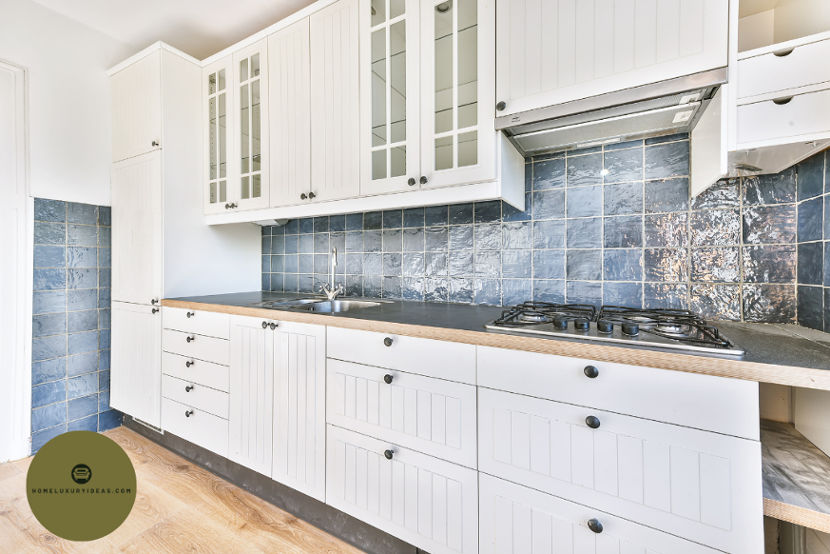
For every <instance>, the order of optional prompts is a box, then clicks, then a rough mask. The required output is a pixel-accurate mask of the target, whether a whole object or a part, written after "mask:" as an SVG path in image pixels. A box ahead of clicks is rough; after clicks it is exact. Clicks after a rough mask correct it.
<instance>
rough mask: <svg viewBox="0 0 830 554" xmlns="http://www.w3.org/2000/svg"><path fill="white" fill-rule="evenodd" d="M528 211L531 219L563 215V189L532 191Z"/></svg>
mask: <svg viewBox="0 0 830 554" xmlns="http://www.w3.org/2000/svg"><path fill="white" fill-rule="evenodd" d="M530 212H531V215H532V217H533V219H553V218H561V217H565V191H564V190H543V191H536V192H534V193H533V195H532V196H531V199H530Z"/></svg>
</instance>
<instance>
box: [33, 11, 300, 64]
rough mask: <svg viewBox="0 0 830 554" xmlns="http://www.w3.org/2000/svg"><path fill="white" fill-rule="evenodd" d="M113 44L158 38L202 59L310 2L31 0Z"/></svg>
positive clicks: (138, 43)
mask: <svg viewBox="0 0 830 554" xmlns="http://www.w3.org/2000/svg"><path fill="white" fill-rule="evenodd" d="M34 1H35V2H37V3H38V4H40V5H42V6H45V7H47V8H49V9H50V10H53V11H55V12H58V13H60V14H61V15H63V16H65V17H68V18H70V19H74V20H75V21H77V22H79V23H82V24H84V25H86V26H87V27H91V28H92V29H95V30H96V31H99V32H101V33H103V34H105V35H108V36H110V37H112V38H114V39H116V40H119V41H121V42H123V43H126V44H128V45H130V46H133V47H135V49H136V50H138V49H141V48H144V47H145V46H148V45H149V44H152V43H153V42H155V41H157V40H162V41H164V42H166V43H168V44H170V45H171V46H174V47H176V48H178V49H180V50H183V51H184V52H187V53H188V54H190V55H192V56H194V57H196V58H199V59H204V58H206V57H208V56H210V55H211V54H214V53H216V52H218V51H219V50H222V49H223V48H225V47H227V46H230V45H231V44H234V43H236V42H238V41H239V40H241V39H243V38H245V37H247V36H248V35H251V34H253V33H254V32H256V31H259V30H260V29H264V28H265V27H268V26H269V25H271V24H272V23H275V22H277V21H279V20H280V19H282V18H284V17H285V16H287V15H290V14H292V13H294V12H295V11H297V10H299V9H300V8H303V7H305V6H308V5H309V4H311V3H312V2H313V0H140V1H136V0H34Z"/></svg>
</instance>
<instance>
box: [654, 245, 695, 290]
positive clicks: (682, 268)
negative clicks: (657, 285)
mask: <svg viewBox="0 0 830 554" xmlns="http://www.w3.org/2000/svg"><path fill="white" fill-rule="evenodd" d="M688 258H689V255H688V252H687V251H686V250H684V249H679V248H646V249H645V250H644V251H643V269H644V272H645V280H646V281H658V282H664V283H669V282H678V281H686V280H688V278H689V259H688Z"/></svg>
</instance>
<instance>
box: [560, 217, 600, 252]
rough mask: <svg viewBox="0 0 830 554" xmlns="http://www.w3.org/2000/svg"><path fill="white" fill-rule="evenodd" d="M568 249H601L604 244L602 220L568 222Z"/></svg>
mask: <svg viewBox="0 0 830 554" xmlns="http://www.w3.org/2000/svg"><path fill="white" fill-rule="evenodd" d="M567 233H568V234H567V245H568V248H599V246H600V244H601V243H602V218H601V217H592V218H587V219H569V220H567Z"/></svg>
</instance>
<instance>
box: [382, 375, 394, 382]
mask: <svg viewBox="0 0 830 554" xmlns="http://www.w3.org/2000/svg"><path fill="white" fill-rule="evenodd" d="M392 379H394V377H392V376H391V375H389V374H388V373H387V374H386V375H384V376H383V382H384V383H386V384H387V385H391V384H392Z"/></svg>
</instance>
